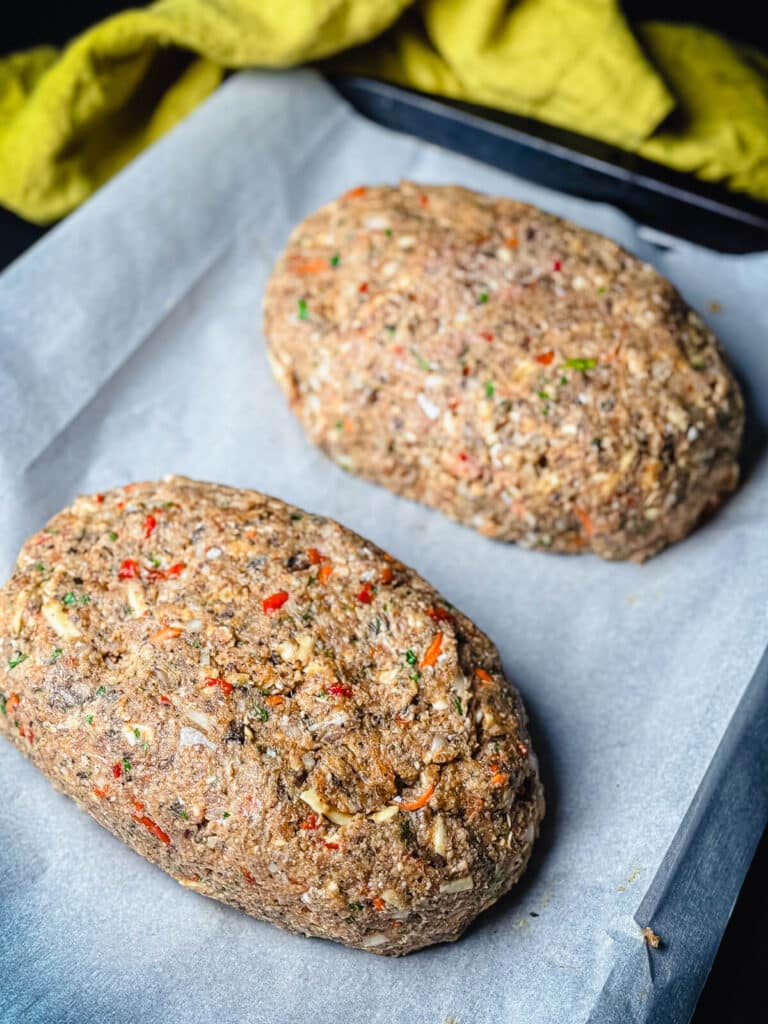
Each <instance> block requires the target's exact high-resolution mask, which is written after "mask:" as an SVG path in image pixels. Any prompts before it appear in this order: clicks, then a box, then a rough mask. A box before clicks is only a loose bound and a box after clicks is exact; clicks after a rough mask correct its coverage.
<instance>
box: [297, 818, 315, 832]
mask: <svg viewBox="0 0 768 1024" xmlns="http://www.w3.org/2000/svg"><path fill="white" fill-rule="evenodd" d="M299 828H300V829H301V830H302V831H303V832H313V831H314V830H315V829H316V828H317V815H316V814H308V815H307V817H306V818H305V819H304V821H302V823H301V824H300V825H299Z"/></svg>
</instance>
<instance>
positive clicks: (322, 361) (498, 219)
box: [265, 182, 743, 561]
mask: <svg viewBox="0 0 768 1024" xmlns="http://www.w3.org/2000/svg"><path fill="white" fill-rule="evenodd" d="M265 333H266V336H267V339H268V347H269V356H270V360H271V363H272V366H273V369H274V372H275V375H276V377H277V379H278V381H279V383H280V384H281V386H282V387H283V389H284V391H285V392H286V394H287V396H288V399H289V401H290V404H291V406H292V408H293V409H294V411H295V412H296V414H297V416H298V417H299V419H300V420H301V422H302V424H303V426H304V428H305V430H306V432H307V434H308V435H309V437H310V438H311V439H312V441H314V442H315V443H316V444H317V445H319V446H320V447H321V448H322V449H323V450H324V451H325V452H326V453H327V454H328V455H329V456H330V457H331V458H333V459H334V460H335V461H336V462H338V463H339V464H340V465H341V466H343V467H344V468H345V469H347V470H349V471H350V472H353V473H358V474H360V475H361V476H364V477H367V478H368V479H370V480H374V481H376V482H377V483H382V484H384V485H385V486H386V487H389V488H390V489H391V490H393V491H395V492H396V493H397V494H401V495H403V496H405V497H408V498H412V499H415V500H417V501H421V502H424V503H425V504H427V505H432V506H434V507H435V508H438V509H440V510H441V511H442V512H444V513H445V514H446V515H448V516H450V517H451V518H453V519H456V520H458V521H459V522H462V523H465V524H467V525H469V526H473V527H475V528H476V529H478V530H479V531H481V532H482V533H484V534H487V535H488V536H491V537H497V538H500V539H503V540H510V541H516V542H518V543H520V544H523V545H525V546H527V547H536V548H542V549H546V550H550V551H567V552H576V551H588V550H591V551H594V552H596V553H597V554H599V555H602V556H603V557H605V558H614V559H633V560H635V561H642V560H644V559H646V558H648V557H649V556H651V555H653V554H654V553H656V552H657V551H659V550H660V549H661V548H663V547H665V546H666V545H667V544H670V543H672V542H673V541H677V540H680V539H681V538H683V537H685V536H686V535H687V534H688V533H689V532H690V531H691V530H692V529H693V527H694V526H695V525H696V523H697V522H698V521H699V519H700V518H701V517H702V514H703V513H704V512H706V511H708V510H709V509H711V508H713V507H714V506H716V505H717V504H718V502H719V501H720V500H721V497H722V496H723V495H724V494H726V493H727V492H729V491H731V490H733V488H734V487H735V486H736V483H737V480H738V465H737V461H736V459H737V454H738V449H739V444H740V440H741V434H742V428H743V404H742V399H741V395H740V392H739V388H738V385H737V384H736V382H735V380H734V378H733V376H732V374H731V373H730V371H729V369H728V367H727V365H726V363H725V361H724V358H723V355H722V352H721V350H720V348H719V347H718V343H717V340H716V338H715V337H714V335H713V334H712V332H711V331H710V330H708V329H707V328H706V327H705V326H704V324H703V323H702V321H701V320H700V319H699V317H698V316H697V315H696V314H695V313H694V312H693V311H692V310H691V309H690V308H689V307H688V306H687V305H686V304H685V303H684V302H683V300H682V299H681V298H680V296H679V295H678V293H677V292H676V291H675V289H674V288H673V286H672V285H671V284H670V283H669V282H668V281H666V280H665V279H664V278H662V277H661V276H660V275H659V274H658V273H657V272H656V271H655V270H654V269H653V268H652V267H650V266H649V265H648V264H646V263H643V262H641V261H640V260H638V259H636V258H634V257H633V256H630V255H629V254H628V253H626V252H625V251H624V250H622V249H621V248H620V247H619V246H617V245H616V244H615V243H613V242H611V241H609V240H608V239H607V238H603V237H602V236H600V235H597V234H594V233H592V232H590V231H586V230H584V229H583V228H580V227H577V226H576V225H574V224H571V223H569V222H567V221H564V220H561V219H559V218H557V217H554V216H551V215H550V214H548V213H544V212H542V211H541V210H537V209H535V208H534V207H532V206H528V205H526V204H523V203H518V202H514V201H512V200H509V199H496V198H492V197H490V196H485V195H480V194H478V193H475V192H471V191H469V190H467V189H464V188H457V187H448V186H425V185H417V184H413V183H409V182H405V183H403V184H401V185H400V186H399V187H394V188H393V187H375V188H374V187H372V188H365V187H360V188H357V189H353V190H352V191H351V192H348V193H347V194H346V195H344V196H342V197H341V198H340V199H338V200H337V201H336V202H333V203H331V204H330V205H328V206H325V207H323V208H322V209H321V210H319V211H317V212H316V213H314V214H312V215H311V216H310V217H308V218H307V219H306V220H305V221H303V222H302V223H301V224H299V226H298V227H297V228H296V229H295V231H294V232H293V234H292V235H291V238H290V241H289V242H288V246H287V248H286V250H285V252H284V254H283V255H282V257H281V258H280V260H279V261H278V264H277V266H276V268H275V272H274V274H273V276H272V279H271V281H270V284H269V286H268V289H267V295H266V301H265Z"/></svg>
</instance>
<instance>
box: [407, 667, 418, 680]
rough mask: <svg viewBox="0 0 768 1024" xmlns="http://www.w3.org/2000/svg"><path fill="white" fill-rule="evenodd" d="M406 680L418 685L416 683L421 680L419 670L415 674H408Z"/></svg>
mask: <svg viewBox="0 0 768 1024" xmlns="http://www.w3.org/2000/svg"><path fill="white" fill-rule="evenodd" d="M408 678H409V679H412V680H413V681H414V683H418V681H419V680H420V679H421V672H419V670H418V669H416V671H415V672H411V673H410V674H409V676H408Z"/></svg>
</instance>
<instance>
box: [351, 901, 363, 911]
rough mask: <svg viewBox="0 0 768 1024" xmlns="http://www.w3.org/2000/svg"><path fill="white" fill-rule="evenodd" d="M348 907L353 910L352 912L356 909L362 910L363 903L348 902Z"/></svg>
mask: <svg viewBox="0 0 768 1024" xmlns="http://www.w3.org/2000/svg"><path fill="white" fill-rule="evenodd" d="M349 909H350V910H351V911H353V912H354V911H357V910H362V909H363V904H362V903H350V904H349Z"/></svg>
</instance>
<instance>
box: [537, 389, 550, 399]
mask: <svg viewBox="0 0 768 1024" xmlns="http://www.w3.org/2000/svg"><path fill="white" fill-rule="evenodd" d="M539 398H540V399H541V400H542V402H547V401H549V395H548V394H547V392H546V391H540V392H539Z"/></svg>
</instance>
